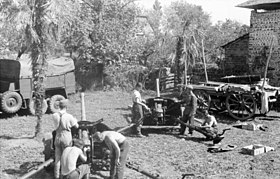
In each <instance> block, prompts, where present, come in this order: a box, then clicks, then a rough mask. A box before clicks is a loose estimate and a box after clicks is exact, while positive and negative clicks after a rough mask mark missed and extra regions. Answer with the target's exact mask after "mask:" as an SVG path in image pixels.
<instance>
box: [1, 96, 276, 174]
mask: <svg viewBox="0 0 280 179" xmlns="http://www.w3.org/2000/svg"><path fill="white" fill-rule="evenodd" d="M70 100H71V105H70V107H69V111H70V113H72V114H73V115H74V116H76V117H77V118H78V119H80V101H79V98H78V97H77V96H72V97H71V98H70ZM130 101H131V99H130V95H129V94H127V93H120V92H94V93H91V94H90V93H87V94H86V111H87V113H86V114H87V120H89V121H95V120H98V119H100V118H103V119H104V121H105V123H106V124H107V125H109V126H110V127H112V128H117V127H121V126H125V125H127V117H128V116H129V114H130V110H129V109H128V107H127V106H128V105H130V103H131V102H130ZM215 115H216V117H217V119H218V122H219V125H218V127H219V129H220V130H222V129H224V128H228V127H231V125H232V124H234V123H235V122H236V121H234V120H232V119H230V118H229V117H228V116H227V115H222V114H221V115H219V114H215ZM268 115H269V116H270V119H272V120H259V119H256V120H255V121H254V122H255V123H260V124H264V125H266V126H268V130H267V131H265V132H264V131H260V130H256V131H248V130H243V129H238V128H232V130H230V131H228V132H227V133H226V135H225V136H226V138H225V139H224V140H223V144H225V145H226V144H231V145H236V146H237V148H236V149H235V150H233V151H230V152H224V153H209V152H207V148H208V147H209V146H210V145H211V142H208V141H204V140H203V136H202V135H201V134H199V133H197V132H195V133H194V135H193V136H192V137H187V138H185V139H182V138H179V137H178V136H177V133H176V132H166V131H165V132H159V131H146V134H147V135H148V137H146V138H133V137H127V138H128V141H129V143H130V146H131V147H130V153H129V160H131V161H133V162H135V163H137V164H139V166H141V167H142V168H143V169H144V170H146V171H148V172H151V173H154V174H160V176H161V177H162V178H165V179H179V178H181V176H182V174H193V175H194V177H188V178H213V179H219V178H227V179H228V178H229V179H231V178H232V179H236V178H248V179H249V178H250V179H251V178H260V179H263V178H269V179H274V178H275V179H277V178H279V176H280V170H279V168H280V156H279V155H280V152H279V151H280V150H279V147H280V130H279V125H280V121H279V113H276V112H273V111H272V112H270V113H269V114H268ZM266 119H268V118H266ZM35 125H36V119H35V118H34V117H32V116H29V115H23V116H14V117H9V118H4V117H2V119H0V161H1V163H0V178H1V179H2V178H3V179H6V178H7V179H9V178H15V177H18V176H21V175H23V174H24V173H25V172H27V170H28V168H30V167H31V166H32V165H36V164H38V163H40V162H43V160H44V159H43V158H44V156H43V154H42V151H43V143H42V142H41V141H38V140H35V139H30V138H27V137H28V136H32V135H33V134H34V129H35ZM43 126H44V127H43V131H44V132H50V131H52V129H53V125H52V122H51V115H48V114H46V115H44V117H43ZM144 132H145V131H144ZM250 144H263V145H267V146H271V147H274V148H275V151H273V152H268V153H265V154H261V155H257V156H251V155H244V154H242V153H241V148H242V147H244V146H247V145H250ZM100 175H105V176H106V175H107V176H108V173H107V172H103V173H101V174H100ZM100 175H92V177H91V178H92V179H94V178H104V177H102V176H100ZM33 178H34V179H35V178H45V179H50V178H52V175H50V174H47V173H46V172H41V173H39V174H38V175H36V176H34V177H33ZM125 178H126V179H144V178H146V177H145V176H143V175H141V174H139V173H137V172H135V171H133V170H129V169H126V171H125Z"/></svg>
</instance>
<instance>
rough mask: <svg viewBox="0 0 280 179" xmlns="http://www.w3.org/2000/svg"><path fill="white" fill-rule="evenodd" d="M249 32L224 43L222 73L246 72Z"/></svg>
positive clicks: (235, 73)
mask: <svg viewBox="0 0 280 179" xmlns="http://www.w3.org/2000/svg"><path fill="white" fill-rule="evenodd" d="M248 45H249V34H245V35H243V36H241V37H239V38H237V39H235V40H233V41H231V42H229V43H227V44H225V45H223V46H222V48H223V49H224V51H225V59H226V60H225V62H224V64H223V73H224V75H239V74H242V75H244V74H246V73H247V72H248V71H249V64H248V60H247V59H248V58H249V51H248Z"/></svg>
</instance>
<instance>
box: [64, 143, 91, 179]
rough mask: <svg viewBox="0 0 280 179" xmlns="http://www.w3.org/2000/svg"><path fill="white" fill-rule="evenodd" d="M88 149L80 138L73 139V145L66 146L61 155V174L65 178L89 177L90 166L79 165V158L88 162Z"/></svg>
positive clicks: (78, 178)
mask: <svg viewBox="0 0 280 179" xmlns="http://www.w3.org/2000/svg"><path fill="white" fill-rule="evenodd" d="M86 152H87V149H86V148H84V142H83V140H80V139H75V140H73V146H72V147H66V149H64V151H63V153H62V156H61V174H62V176H63V179H89V173H90V167H89V165H87V164H82V165H80V166H78V168H76V166H77V160H78V158H79V159H80V160H81V161H83V162H86V161H87V156H86Z"/></svg>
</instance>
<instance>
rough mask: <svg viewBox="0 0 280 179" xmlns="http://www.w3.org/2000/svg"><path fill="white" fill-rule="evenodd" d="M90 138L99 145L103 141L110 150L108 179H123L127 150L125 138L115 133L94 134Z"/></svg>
mask: <svg viewBox="0 0 280 179" xmlns="http://www.w3.org/2000/svg"><path fill="white" fill-rule="evenodd" d="M92 138H93V141H95V142H100V143H101V142H103V141H105V143H106V145H107V146H108V148H109V149H110V152H111V157H110V160H111V164H110V168H111V169H110V179H123V174H124V167H125V163H126V157H127V154H128V150H129V144H128V142H127V141H126V138H125V137H124V136H123V135H122V134H121V133H119V132H115V131H104V132H102V133H100V132H96V133H95V134H94V135H93V136H92Z"/></svg>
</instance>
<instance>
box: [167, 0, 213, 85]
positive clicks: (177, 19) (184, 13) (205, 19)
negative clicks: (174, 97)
mask: <svg viewBox="0 0 280 179" xmlns="http://www.w3.org/2000/svg"><path fill="white" fill-rule="evenodd" d="M165 12H166V13H165V15H166V22H165V26H164V27H165V30H166V32H167V33H168V34H169V36H173V37H175V38H174V39H176V40H177V43H176V46H174V47H176V48H175V49H173V50H172V51H169V53H174V54H175V55H174V56H173V57H174V58H173V59H174V62H175V63H176V71H177V78H178V80H179V81H180V78H181V76H182V71H183V70H184V69H185V72H184V73H185V75H184V77H185V76H186V75H187V69H188V68H189V67H191V66H194V64H195V62H196V61H198V60H199V59H201V55H200V52H201V43H199V42H200V41H201V39H202V38H203V36H202V35H201V34H204V32H205V30H206V29H207V28H208V27H209V26H210V25H211V22H210V17H209V15H208V14H206V13H205V12H203V10H202V8H201V6H196V5H192V4H188V3H186V2H184V1H175V2H172V3H171V5H170V6H169V7H168V8H167V9H166V10H165Z"/></svg>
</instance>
